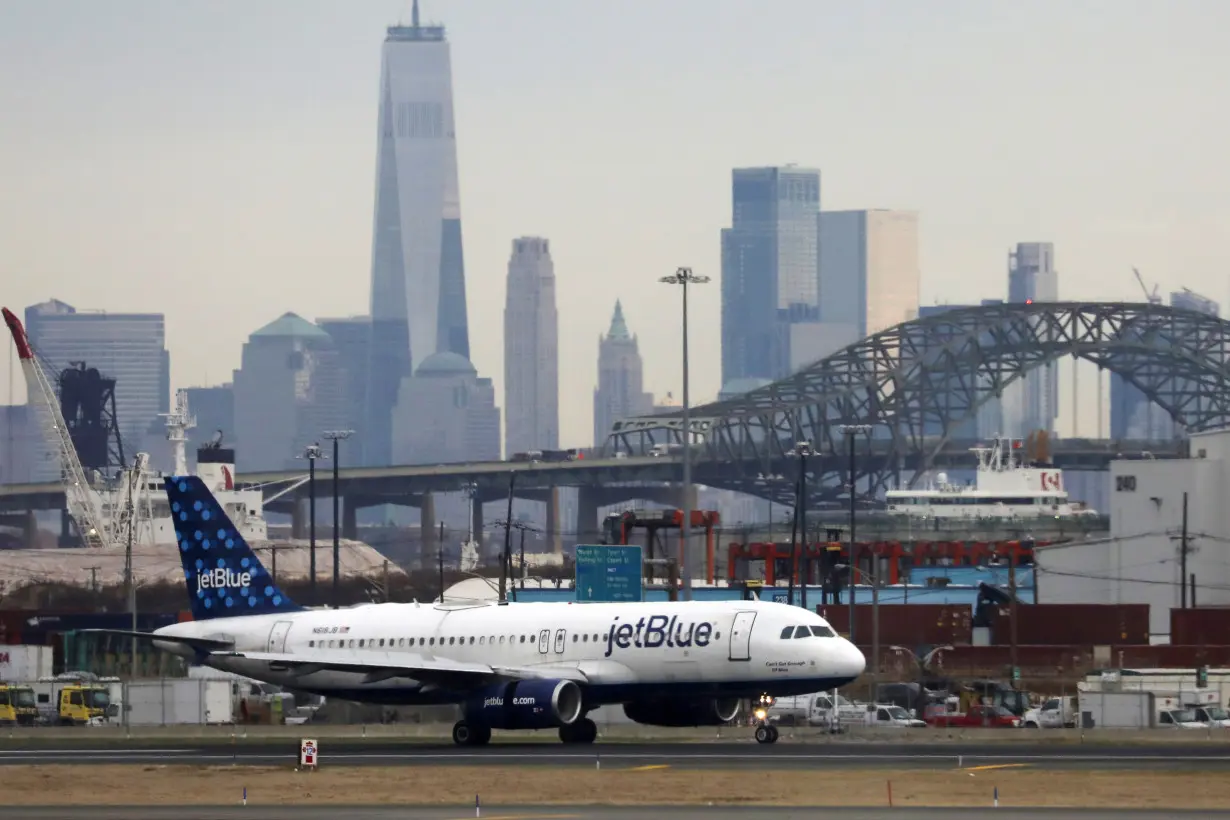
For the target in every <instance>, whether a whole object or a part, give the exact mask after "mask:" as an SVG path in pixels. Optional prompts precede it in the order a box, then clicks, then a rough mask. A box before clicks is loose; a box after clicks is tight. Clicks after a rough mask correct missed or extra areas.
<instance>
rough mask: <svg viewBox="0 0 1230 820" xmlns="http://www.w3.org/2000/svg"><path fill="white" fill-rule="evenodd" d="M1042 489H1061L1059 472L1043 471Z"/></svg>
mask: <svg viewBox="0 0 1230 820" xmlns="http://www.w3.org/2000/svg"><path fill="white" fill-rule="evenodd" d="M1042 489H1044V490H1058V489H1059V473H1043V474H1042Z"/></svg>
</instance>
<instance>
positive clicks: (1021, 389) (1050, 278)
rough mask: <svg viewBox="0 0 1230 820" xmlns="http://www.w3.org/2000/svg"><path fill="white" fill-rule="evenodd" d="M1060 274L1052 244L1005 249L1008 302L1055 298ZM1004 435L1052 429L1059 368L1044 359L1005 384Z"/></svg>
mask: <svg viewBox="0 0 1230 820" xmlns="http://www.w3.org/2000/svg"><path fill="white" fill-rule="evenodd" d="M1058 300H1059V274H1058V273H1056V271H1055V245H1054V244H1053V243H1051V242H1019V243H1017V246H1016V250H1015V251H1009V252H1008V302H1009V303H1010V304H1011V303H1017V304H1019V303H1021V302H1056V301H1058ZM1002 406H1003V423H1004V426H1005V428H1006V429H1004V430H1003V431H1002V432H1003V433H1004V434H1005V435H1011V436H1020V437H1021V438H1024V437H1025V436H1028V435H1029V434H1030V433H1032V432H1033V431H1035V430H1046V431H1047V432H1048V433H1052V432H1054V431H1055V419H1056V418H1057V417H1058V416H1059V368H1058V367H1057V366H1056V363H1055V362H1047V363H1046V364H1043V365H1039V366H1038V367H1037V368H1035V369H1034V370H1031V371H1030V372H1029V373H1028V374H1026V375H1025V376H1024V377H1023V378H1021V379H1019V380H1018V381H1016V382H1013V383H1012V384H1010V385H1008V387H1007V389H1006V390H1004V396H1003V405H1002Z"/></svg>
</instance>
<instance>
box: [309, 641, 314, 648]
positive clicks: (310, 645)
mask: <svg viewBox="0 0 1230 820" xmlns="http://www.w3.org/2000/svg"><path fill="white" fill-rule="evenodd" d="M315 645H316V641H308V646H309V647H312V646H315Z"/></svg>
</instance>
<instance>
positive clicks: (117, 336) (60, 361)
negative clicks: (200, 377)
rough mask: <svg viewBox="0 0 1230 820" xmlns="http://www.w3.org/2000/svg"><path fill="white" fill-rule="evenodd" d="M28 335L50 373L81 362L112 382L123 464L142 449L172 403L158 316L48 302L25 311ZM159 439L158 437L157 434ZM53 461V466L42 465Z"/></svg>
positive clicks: (163, 323)
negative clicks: (151, 428) (149, 434)
mask: <svg viewBox="0 0 1230 820" xmlns="http://www.w3.org/2000/svg"><path fill="white" fill-rule="evenodd" d="M26 332H27V333H28V334H29V336H30V342H31V344H32V345H33V346H34V349H35V351H36V352H37V353H38V354H39V356H40V357H41V358H42V359H43V361H44V363H45V364H46V365H47V366H48V367H49V368H50V370H51V371H52V372H49V373H47V378H48V380H49V381H50V382H51V383H52V384H53V385H54V384H56V379H57V378H58V377H59V375H60V373H61V371H63V370H64V369H65V368H68V367H69V366H70V365H71V364H72V363H73V362H75V361H77V362H80V361H84V362H85V363H86V365H88V366H89V367H92V368H97V369H98V372H99V373H100V374H101V375H102V376H104V377H106V378H109V379H115V420H116V426H117V427H118V429H119V432H120V436H121V437H122V440H123V443H124V446H123V450H124V453H125V456H124V457H125V460H126V461H131V460H132V455H133V454H135V453H137V452H139V451H140V450H142V449H144V448H145V447H146V437H147V434H148V432H147V431H148V430H149V428H150V425H151V423H154V422H156V421H158V414H159V413H165V412H167V411H168V410H169V409H170V404H171V360H170V355H169V354H168V352H167V349H166V321H165V319H164V317H163V315H162V314H161V313H108V312H106V311H86V310H80V311H79V310H77V309H76V308H74V307H73V306H72V305H69V304H66V303H64V302H61V301H59V300H57V299H51V300H49V301H47V302H42V303H40V304H37V305H32V306H31V307H28V308H26ZM157 435H158V438H160V439H161V438H162V434H161V432H159V433H158V434H157ZM46 463H49V464H50V463H52V462H46Z"/></svg>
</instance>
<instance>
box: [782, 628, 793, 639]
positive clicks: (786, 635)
mask: <svg viewBox="0 0 1230 820" xmlns="http://www.w3.org/2000/svg"><path fill="white" fill-rule="evenodd" d="M793 636H794V627H793V626H788V627H786V628H785V629H783V630H782V640H783V641H784V640H786V639H788V638H791V637H793Z"/></svg>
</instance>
